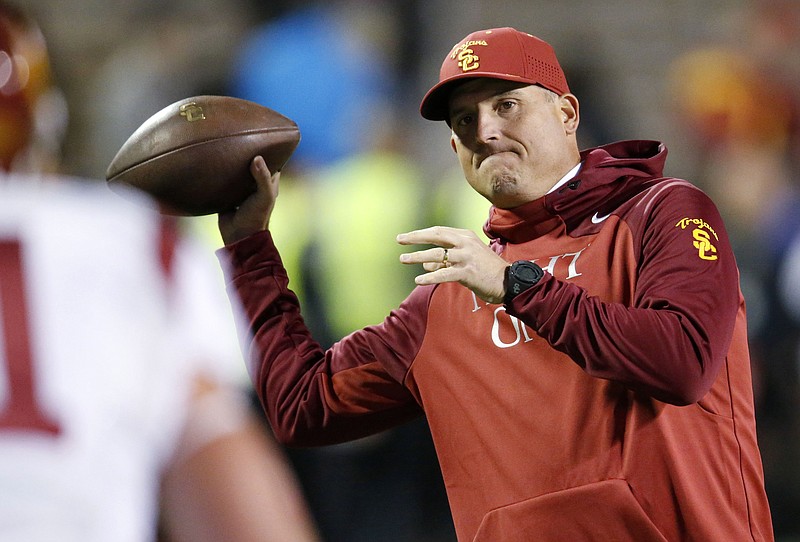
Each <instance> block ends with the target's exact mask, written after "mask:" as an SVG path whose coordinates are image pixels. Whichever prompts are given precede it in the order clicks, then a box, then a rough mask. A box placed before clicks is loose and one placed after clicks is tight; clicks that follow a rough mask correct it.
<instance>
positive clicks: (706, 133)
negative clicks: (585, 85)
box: [670, 0, 800, 537]
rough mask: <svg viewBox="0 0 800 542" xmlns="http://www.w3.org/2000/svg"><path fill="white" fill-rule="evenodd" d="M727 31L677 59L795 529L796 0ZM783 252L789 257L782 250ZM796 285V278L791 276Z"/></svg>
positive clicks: (767, 434)
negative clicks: (735, 269)
mask: <svg viewBox="0 0 800 542" xmlns="http://www.w3.org/2000/svg"><path fill="white" fill-rule="evenodd" d="M741 22H742V27H741V28H740V29H738V31H737V32H736V33H735V35H734V36H731V38H732V39H731V40H730V42H729V43H728V42H722V43H717V44H712V45H706V46H703V47H698V48H695V49H692V50H689V51H688V52H686V53H685V54H684V55H682V56H681V57H680V58H678V59H677V60H676V61H675V63H674V64H673V66H672V70H671V74H670V75H671V78H670V89H671V93H672V96H673V97H674V98H675V104H676V105H677V108H678V110H677V111H678V117H677V118H678V119H679V122H680V123H681V125H682V127H683V128H684V130H685V133H686V135H687V136H688V137H689V138H691V140H692V142H693V143H694V145H695V148H696V153H697V163H698V166H699V168H700V171H698V172H697V178H698V181H699V182H700V183H701V185H702V186H703V188H705V189H706V190H707V191H708V192H709V193H710V194H711V196H712V198H714V199H715V200H716V201H717V203H718V205H719V207H720V212H721V213H722V214H723V216H724V217H725V219H726V223H727V224H729V228H728V231H729V234H730V236H731V242H732V244H733V248H734V251H735V253H736V257H737V260H738V262H739V269H740V272H741V282H742V290H743V293H744V295H745V299H746V301H747V308H748V321H749V325H750V327H749V335H750V337H749V338H750V343H751V352H752V361H753V363H754V365H755V366H754V372H755V380H756V382H755V386H756V390H755V391H756V399H757V409H756V414H757V416H758V418H759V422H758V423H759V425H758V427H759V439H760V442H761V443H762V452H763V454H764V470H765V477H766V485H767V491H768V494H769V495H770V503H771V508H772V513H773V519H774V527H775V532H776V536H779V537H780V536H785V535H791V534H797V533H798V532H800V522H798V518H800V496H799V495H798V492H797V487H798V484H800V470H798V468H797V463H796V459H795V458H796V456H797V453H798V452H800V432H799V430H800V426H799V425H798V417H797V415H796V413H797V411H798V407H800V381H799V380H798V347H799V345H800V340H799V339H800V320H798V319H797V318H795V317H793V308H792V305H793V300H792V299H791V297H792V296H787V295H786V294H787V293H788V292H789V291H790V290H791V288H792V287H794V288H800V283H798V282H794V281H795V280H796V277H793V276H792V273H790V272H788V271H784V274H783V277H781V275H780V270H781V269H790V268H791V267H790V265H789V264H788V262H791V261H792V259H793V258H794V256H792V254H794V252H793V251H790V247H791V246H792V244H793V243H794V244H796V243H797V239H798V238H799V237H798V236H800V214H798V212H797V209H798V207H799V206H800V178H799V177H798V173H797V171H798V169H797V168H798V165H800V146H799V145H798V144H799V143H800V131H799V130H798V128H800V114H799V113H800V62H798V58H800V4H798V3H797V2H793V1H788V2H787V1H784V0H778V1H755V2H752V3H751V4H749V5H748V7H747V10H746V11H745V12H744V13H743V16H742V17H741ZM787 258H788V259H787ZM790 285H791V286H790Z"/></svg>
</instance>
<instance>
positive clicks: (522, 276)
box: [503, 260, 544, 305]
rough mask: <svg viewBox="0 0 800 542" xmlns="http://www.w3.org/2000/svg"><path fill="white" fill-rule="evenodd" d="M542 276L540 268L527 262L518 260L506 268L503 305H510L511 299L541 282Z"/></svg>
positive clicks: (542, 272)
mask: <svg viewBox="0 0 800 542" xmlns="http://www.w3.org/2000/svg"><path fill="white" fill-rule="evenodd" d="M543 276H544V271H542V268H541V267H539V266H538V265H536V264H535V263H533V262H529V261H528V260H519V261H517V262H514V263H512V264H511V265H509V266H508V267H506V277H505V284H504V286H505V290H506V293H505V296H503V303H504V304H506V305H508V304H509V303H511V300H512V299H514V298H515V297H517V296H518V295H519V294H521V293H522V292H524V291H525V290H527V289H528V288H530V287H531V286H533V285H534V284H536V283H537V282H539V281H540V280H542V277H543Z"/></svg>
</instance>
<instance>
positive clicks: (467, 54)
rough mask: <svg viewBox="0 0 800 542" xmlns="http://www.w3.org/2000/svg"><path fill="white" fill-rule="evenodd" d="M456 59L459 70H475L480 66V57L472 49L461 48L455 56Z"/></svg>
mask: <svg viewBox="0 0 800 542" xmlns="http://www.w3.org/2000/svg"><path fill="white" fill-rule="evenodd" d="M456 58H457V59H458V67H459V68H461V71H465V72H468V71H470V70H476V69H478V68H479V67H480V65H481V64H480V60H481V59H480V57H479V56H478V55H476V54H475V52H474V51H473V50H472V49H462V50H461V52H459V53H458V56H457V57H456Z"/></svg>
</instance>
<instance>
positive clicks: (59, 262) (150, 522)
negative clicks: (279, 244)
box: [0, 2, 318, 542]
mask: <svg viewBox="0 0 800 542" xmlns="http://www.w3.org/2000/svg"><path fill="white" fill-rule="evenodd" d="M34 45H35V47H34ZM34 53H35V54H34ZM45 53H46V48H45V47H44V39H43V37H42V36H41V33H40V32H39V29H38V26H37V25H36V24H35V23H34V21H32V20H31V19H29V18H28V17H26V16H25V14H23V13H22V12H20V11H19V10H18V9H14V8H13V7H11V6H9V5H7V4H6V3H4V2H0V59H5V63H4V64H3V66H4V79H3V84H2V85H0V90H2V92H0V141H2V142H5V144H0V539H2V540H4V541H20V542H22V541H25V542H29V541H33V540H75V541H78V540H80V541H83V542H90V541H103V542H107V541H137V542H141V541H146V540H156V539H158V540H160V541H163V542H181V541H192V542H198V541H203V540H207V541H218V540H233V541H237V542H245V541H250V540H252V541H268V540H272V541H284V540H297V541H307V542H312V541H315V540H318V537H317V536H316V533H315V530H314V525H313V524H312V522H311V518H310V517H309V514H308V512H307V510H306V508H305V504H304V502H303V498H302V495H301V493H300V491H299V488H298V486H297V483H296V481H295V480H294V478H293V476H292V473H291V471H290V470H289V468H288V466H287V464H286V462H285V459H284V457H283V456H282V454H281V452H280V449H279V448H277V446H276V445H275V443H274V442H273V441H272V440H270V438H269V437H268V436H267V435H266V434H265V433H264V431H263V428H262V425H261V424H260V421H259V420H258V419H257V418H256V417H255V416H254V415H253V412H252V410H251V409H250V407H249V404H248V402H247V397H246V395H245V394H244V393H243V390H242V386H241V385H240V369H238V368H237V358H240V356H239V354H238V346H237V341H236V334H235V329H234V328H233V323H232V319H231V315H230V310H229V308H228V307H227V304H228V302H227V300H226V299H225V295H224V293H223V292H222V288H221V284H220V278H219V270H218V268H216V267H215V264H214V261H213V258H210V259H209V258H207V256H208V254H207V252H206V251H205V250H204V249H202V248H201V247H200V246H198V244H197V243H194V242H193V241H192V239H191V238H189V237H188V236H183V235H180V234H179V231H178V230H177V224H176V223H175V222H174V221H168V220H166V219H165V218H163V217H161V216H159V214H158V213H157V212H156V211H155V207H154V205H153V204H152V203H151V202H149V200H146V199H144V198H143V197H142V199H141V201H140V203H141V205H135V204H134V203H132V202H128V201H125V200H123V199H122V198H120V197H118V196H117V195H115V194H113V193H112V192H110V191H109V190H108V188H107V187H106V186H104V184H101V183H100V182H97V181H87V180H80V179H77V178H74V177H67V176H64V175H54V174H53V175H44V174H41V173H32V172H31V171H36V170H38V169H39V167H40V166H41V164H44V163H47V164H50V163H52V161H51V160H46V161H44V162H43V161H40V160H33V159H32V158H34V157H35V156H39V157H41V156H43V154H42V153H39V152H32V151H33V150H35V149H37V148H41V147H37V146H36V145H37V143H38V138H39V137H40V136H41V135H42V134H41V133H39V132H37V130H36V129H35V127H34V126H36V127H37V128H38V127H41V126H42V123H38V122H34V119H35V118H36V117H37V115H38V114H39V113H40V112H41V110H40V109H39V108H40V105H41V102H40V99H41V98H42V96H45V95H46V94H47V92H49V91H53V90H55V87H54V86H53V85H52V80H51V79H50V76H49V65H48V63H47V56H46V55H45ZM22 169H25V170H26V171H29V173H25V174H22V173H20V172H19V170H22ZM131 198H135V196H134V195H133V194H132V195H131ZM148 207H150V208H148Z"/></svg>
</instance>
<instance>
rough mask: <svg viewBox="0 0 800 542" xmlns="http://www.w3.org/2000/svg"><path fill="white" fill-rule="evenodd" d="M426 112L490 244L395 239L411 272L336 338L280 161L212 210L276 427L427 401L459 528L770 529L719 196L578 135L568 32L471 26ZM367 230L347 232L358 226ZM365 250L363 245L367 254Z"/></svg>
mask: <svg viewBox="0 0 800 542" xmlns="http://www.w3.org/2000/svg"><path fill="white" fill-rule="evenodd" d="M421 113H422V115H423V116H424V117H425V118H428V119H431V120H444V121H446V122H447V123H448V125H449V126H450V127H451V128H452V136H451V144H452V147H453V149H454V151H455V152H456V154H457V156H458V159H459V161H460V163H461V166H462V169H463V171H464V175H465V177H466V179H467V181H468V182H469V184H470V185H471V186H472V187H473V188H474V189H475V190H476V191H478V192H479V193H480V194H482V195H483V196H485V197H486V198H487V199H488V200H489V201H490V202H491V203H492V204H493V205H492V208H491V211H490V215H489V219H488V221H487V223H486V226H485V231H486V233H487V235H489V237H490V238H491V239H492V241H491V244H490V246H489V247H487V246H485V245H484V244H483V243H482V242H480V240H479V239H478V237H477V235H476V234H475V233H473V232H471V231H467V230H459V229H453V228H448V227H444V226H437V227H433V228H429V229H425V230H419V231H413V232H409V233H405V234H401V235H399V236H398V242H400V243H401V244H403V245H412V244H431V245H434V246H433V248H425V249H422V250H418V251H416V252H411V253H408V254H405V255H403V256H402V257H401V261H402V262H403V263H406V264H422V266H423V268H424V270H425V271H426V272H425V273H423V274H422V275H420V276H418V277H417V279H416V283H417V285H418V287H417V288H416V289H414V290H413V292H412V293H411V294H410V295H409V297H408V298H407V299H406V300H405V301H404V302H403V303H402V304H401V305H400V307H399V308H398V309H397V310H396V311H393V312H392V313H391V314H390V315H389V316H388V317H387V318H386V320H385V321H384V322H383V323H382V324H381V325H379V326H374V327H369V328H366V329H363V330H360V331H357V332H355V333H353V334H351V335H350V336H348V337H346V338H344V339H343V340H342V341H340V342H338V343H337V344H335V345H334V346H333V347H331V348H330V349H328V350H327V351H322V350H321V349H320V348H319V347H318V346H317V344H316V343H315V342H314V341H313V340H312V338H311V337H310V336H309V334H308V332H307V330H306V328H305V326H304V325H303V322H302V319H301V317H300V313H299V310H298V303H297V299H296V298H295V297H294V295H293V294H292V293H291V291H290V290H289V289H288V285H287V279H286V275H285V273H284V271H283V268H282V266H281V263H280V257H279V255H278V252H277V249H276V248H275V247H274V245H273V244H272V242H271V238H270V235H269V232H268V224H269V217H270V213H271V211H272V208H273V206H274V204H275V197H276V196H277V187H278V179H279V175H277V174H275V175H271V174H270V172H268V171H267V170H266V168H265V166H264V162H263V160H261V159H260V158H256V159H255V160H254V162H253V167H252V170H253V174H254V176H255V178H256V179H257V181H258V183H259V190H258V192H257V193H256V194H255V195H254V196H252V197H251V198H250V199H249V200H248V201H246V202H245V204H244V205H242V206H241V207H240V208H239V210H238V211H236V212H235V213H229V214H225V215H221V216H220V217H219V219H220V222H219V225H220V231H221V233H222V235H223V239H224V240H225V242H226V248H225V249H223V252H222V253H221V256H222V258H223V261H224V262H225V265H226V267H227V270H226V272H227V274H228V277H229V280H230V288H231V295H232V296H233V297H234V299H236V300H237V302H238V300H241V301H242V302H243V303H244V306H245V309H246V312H247V316H248V322H247V323H246V325H247V326H248V328H249V330H250V331H251V333H252V337H253V339H252V342H251V344H250V352H249V354H250V367H249V368H250V373H251V376H252V378H253V380H254V382H255V385H256V388H257V391H258V393H259V395H260V397H261V399H262V401H263V403H264V407H265V409H266V411H267V413H268V415H269V417H270V420H271V423H272V424H273V426H274V428H275V430H276V432H277V434H278V435H279V437H280V438H281V439H282V440H283V441H285V442H288V443H292V444H296V445H322V444H327V443H330V442H337V441H341V440H347V439H351V438H355V437H358V436H362V435H365V434H369V433H371V432H375V431H380V430H382V429H384V428H386V427H391V426H393V425H396V424H399V423H402V422H403V421H404V420H407V419H409V418H411V417H413V416H419V415H422V414H424V415H425V416H426V417H427V419H428V421H429V423H430V426H431V432H432V435H433V438H434V442H435V444H436V449H437V454H438V457H439V460H440V463H441V467H442V472H443V476H444V480H445V484H446V486H447V490H448V496H449V499H450V503H451V508H452V512H453V516H454V522H455V526H456V530H457V534H458V538H459V540H463V541H469V540H475V541H492V542H495V541H503V542H509V541H511V542H515V541H520V542H522V541H531V540H537V541H549V540H559V541H560V540H570V541H576V540H615V541H622V540H625V541H636V542H642V541H664V540H670V541H677V540H695V541H704V542H708V541H717V540H718V541H729V540H772V538H773V534H772V527H771V521H770V515H769V506H768V503H767V498H766V495H765V491H764V484H763V475H762V467H761V459H760V454H759V450H758V446H757V442H756V431H755V421H754V414H753V397H752V385H751V378H750V367H749V355H748V351H747V341H746V321H745V316H744V302H743V299H742V296H741V293H740V290H739V286H738V276H737V270H736V263H735V261H734V256H733V254H732V252H731V249H730V246H729V243H728V238H727V236H726V233H725V228H724V225H723V223H722V220H721V219H720V216H719V213H718V212H717V210H716V208H715V206H714V205H713V203H712V202H711V201H710V200H709V199H708V198H707V197H706V196H705V195H704V194H703V193H702V192H701V191H700V190H698V189H697V188H695V187H694V186H692V185H691V184H690V183H688V182H686V181H683V180H679V179H673V178H668V177H664V176H663V173H662V170H663V166H664V161H665V159H666V149H665V148H664V146H663V145H662V144H660V143H658V142H653V141H628V142H620V143H615V144H611V145H607V146H604V147H600V148H595V149H589V150H585V151H583V152H579V150H578V147H577V143H576V131H577V128H578V124H579V118H580V117H579V106H578V100H577V98H576V97H575V96H574V95H572V94H571V93H570V91H569V87H568V85H567V81H566V78H565V76H564V74H563V72H562V70H561V67H560V65H559V63H558V60H557V59H556V56H555V54H554V52H553V50H552V48H551V47H550V46H549V45H548V44H547V43H545V42H543V41H541V40H539V39H538V38H536V37H534V36H531V35H529V34H526V33H523V32H519V31H516V30H514V29H511V28H498V29H491V30H483V31H479V32H475V33H473V34H470V35H468V36H467V37H465V38H464V39H463V40H462V41H460V42H459V43H458V44H457V45H456V46H455V47H454V48H453V49H452V51H451V52H450V53H449V54H448V55H447V56H446V57H445V59H444V62H443V64H442V68H441V72H440V80H439V82H438V83H437V84H436V85H434V86H433V88H432V89H431V90H430V91H429V92H428V93H427V94H426V96H425V97H424V99H423V100H422V104H421ZM354 242H355V241H354ZM365 257H368V255H365Z"/></svg>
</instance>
